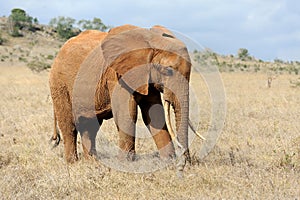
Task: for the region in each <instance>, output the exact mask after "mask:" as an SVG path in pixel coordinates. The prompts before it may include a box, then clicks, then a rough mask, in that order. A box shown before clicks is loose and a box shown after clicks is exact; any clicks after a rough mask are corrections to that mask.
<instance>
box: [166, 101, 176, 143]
mask: <svg viewBox="0 0 300 200" xmlns="http://www.w3.org/2000/svg"><path fill="white" fill-rule="evenodd" d="M164 111H165V112H164V113H165V118H166V124H167V128H168V130H169V133H170V135H171V138H172V139H174V138H175V137H176V135H175V133H174V130H173V128H172V126H171V118H170V103H169V102H168V101H165V102H164Z"/></svg>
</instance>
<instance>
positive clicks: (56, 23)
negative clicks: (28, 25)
mask: <svg viewBox="0 0 300 200" xmlns="http://www.w3.org/2000/svg"><path fill="white" fill-rule="evenodd" d="M75 22H76V20H75V19H73V18H70V17H61V16H60V17H57V18H53V19H51V20H50V22H49V25H50V26H51V27H53V28H55V30H56V31H57V33H58V35H59V36H60V37H61V38H62V39H69V38H71V37H73V36H76V35H78V34H79V33H80V30H78V29H75V28H74V27H73V26H74V24H75Z"/></svg>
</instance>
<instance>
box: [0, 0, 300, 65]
mask: <svg viewBox="0 0 300 200" xmlns="http://www.w3.org/2000/svg"><path fill="white" fill-rule="evenodd" d="M13 8H21V9H24V10H25V11H26V12H27V13H28V14H29V15H30V16H32V17H36V18H38V20H39V22H40V23H42V24H48V23H49V21H50V19H52V18H54V17H58V16H65V17H71V18H74V19H76V20H80V19H90V20H91V19H93V18H94V17H98V18H100V19H102V21H103V22H104V24H106V25H111V26H118V25H122V24H133V25H138V26H141V27H151V26H153V25H156V24H160V25H163V26H165V27H168V28H170V29H172V30H176V31H178V32H180V33H182V34H184V35H185V36H187V37H189V38H191V39H193V40H194V41H196V42H197V43H199V44H200V45H201V46H203V47H205V48H209V49H211V50H213V51H214V52H217V53H219V54H223V55H230V54H232V55H236V54H237V51H238V49H239V48H246V49H248V51H249V54H250V55H251V56H254V57H256V58H258V59H262V60H265V61H272V60H274V59H282V60H285V61H296V60H297V61H300V1H298V0H126V1H125V0H123V1H122V0H108V1H101V0H51V1H42V0H0V16H9V14H10V11H11V10H12V9H13Z"/></svg>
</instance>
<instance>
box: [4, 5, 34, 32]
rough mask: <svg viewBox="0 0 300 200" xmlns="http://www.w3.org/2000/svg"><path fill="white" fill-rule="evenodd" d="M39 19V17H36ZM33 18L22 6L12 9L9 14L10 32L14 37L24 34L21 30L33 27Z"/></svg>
mask: <svg viewBox="0 0 300 200" xmlns="http://www.w3.org/2000/svg"><path fill="white" fill-rule="evenodd" d="M36 20H37V19H36ZM32 21H33V18H32V17H31V16H29V15H28V14H26V12H25V11H24V10H22V9H20V8H14V9H12V10H11V14H10V16H9V24H10V34H11V35H12V36H13V37H19V36H22V34H21V33H20V30H22V29H24V28H27V29H28V30H31V29H32Z"/></svg>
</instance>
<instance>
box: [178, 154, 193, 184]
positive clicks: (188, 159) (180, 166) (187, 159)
mask: <svg viewBox="0 0 300 200" xmlns="http://www.w3.org/2000/svg"><path fill="white" fill-rule="evenodd" d="M186 162H189V163H190V162H191V157H190V152H189V150H188V149H187V150H185V151H184V153H183V154H181V155H180V156H179V158H178V161H177V165H176V172H177V177H178V178H183V170H184V167H185V165H186Z"/></svg>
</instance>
